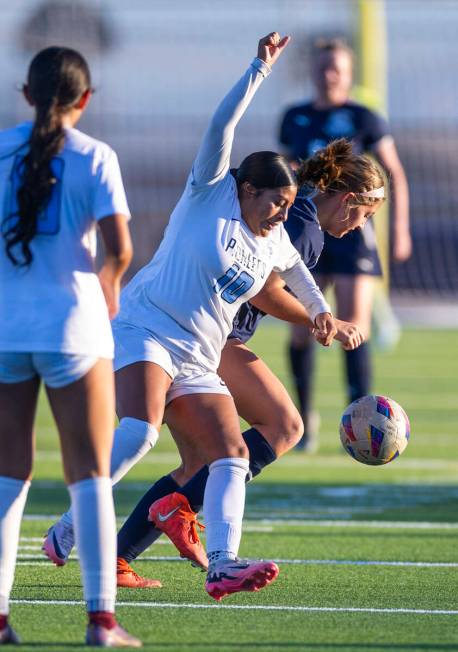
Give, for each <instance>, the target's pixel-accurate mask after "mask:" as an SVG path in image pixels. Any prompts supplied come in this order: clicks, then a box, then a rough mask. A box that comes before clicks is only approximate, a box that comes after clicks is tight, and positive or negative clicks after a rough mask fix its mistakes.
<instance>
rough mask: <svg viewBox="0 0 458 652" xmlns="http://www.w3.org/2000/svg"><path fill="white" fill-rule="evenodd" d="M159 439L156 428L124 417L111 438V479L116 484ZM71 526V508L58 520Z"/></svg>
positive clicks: (144, 422)
mask: <svg viewBox="0 0 458 652" xmlns="http://www.w3.org/2000/svg"><path fill="white" fill-rule="evenodd" d="M158 438H159V433H158V431H157V428H155V427H154V426H152V425H151V424H150V423H147V422H146V421H141V420H140V419H134V418H133V417H124V418H123V419H121V421H120V422H119V426H118V427H117V428H116V430H115V433H114V438H113V448H112V451H111V479H112V483H113V484H116V483H117V482H119V481H120V480H121V478H123V477H124V476H125V475H126V473H127V472H128V471H130V469H131V468H132V467H133V466H135V464H136V463H137V462H138V461H139V460H141V458H142V457H143V456H144V455H146V453H147V452H148V451H149V450H150V449H151V448H153V446H154V445H155V444H156V442H157V440H158ZM60 520H61V521H62V522H64V523H65V524H66V525H68V526H71V525H72V521H73V516H72V510H71V508H70V509H69V510H68V511H67V512H65V514H63V516H62V517H61V519H60Z"/></svg>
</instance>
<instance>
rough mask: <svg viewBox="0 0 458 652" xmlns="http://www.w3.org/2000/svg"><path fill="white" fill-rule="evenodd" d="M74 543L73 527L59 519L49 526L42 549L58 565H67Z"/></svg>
mask: <svg viewBox="0 0 458 652" xmlns="http://www.w3.org/2000/svg"><path fill="white" fill-rule="evenodd" d="M74 545H75V535H74V532H73V527H72V526H71V525H67V524H66V523H63V522H62V521H57V523H55V524H54V525H51V527H50V528H49V530H48V533H47V535H46V537H45V540H44V541H43V546H42V548H41V549H42V550H43V551H44V553H45V555H46V556H47V557H48V558H49V559H50V560H51V561H52V562H54V563H55V564H56V566H65V564H66V563H67V561H68V558H69V556H70V553H71V551H72V549H73V546H74Z"/></svg>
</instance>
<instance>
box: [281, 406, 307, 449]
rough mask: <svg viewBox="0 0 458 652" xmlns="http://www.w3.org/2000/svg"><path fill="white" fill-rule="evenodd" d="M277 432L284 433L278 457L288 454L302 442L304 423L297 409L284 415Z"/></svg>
mask: <svg viewBox="0 0 458 652" xmlns="http://www.w3.org/2000/svg"><path fill="white" fill-rule="evenodd" d="M277 432H280V433H282V436H281V445H280V446H278V448H279V451H278V452H277V451H276V452H277V455H282V454H284V453H286V452H287V451H289V450H290V449H291V448H293V447H294V446H296V444H297V443H298V442H299V441H300V440H301V437H302V435H303V434H304V422H303V421H302V418H301V415H300V414H299V412H298V411H297V410H296V408H294V409H290V410H288V411H286V412H285V413H284V414H283V415H282V419H281V423H280V424H279V427H278V430H277Z"/></svg>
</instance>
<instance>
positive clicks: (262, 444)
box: [179, 428, 277, 512]
mask: <svg viewBox="0 0 458 652" xmlns="http://www.w3.org/2000/svg"><path fill="white" fill-rule="evenodd" d="M243 439H244V440H245V443H246V445H247V448H248V450H249V452H250V476H248V477H247V481H248V480H251V478H254V477H256V476H257V475H259V473H261V471H262V469H263V468H264V467H265V466H267V465H268V464H272V462H274V461H275V460H276V459H277V456H276V454H275V451H274V450H273V448H272V446H271V445H270V444H269V442H268V441H267V439H265V437H264V436H263V435H262V434H261V433H260V432H259V431H258V430H256V428H250V429H249V430H246V431H245V432H244V433H243ZM207 478H208V466H204V467H202V468H201V469H200V471H198V472H197V473H196V474H195V475H194V476H193V477H192V478H191V479H190V480H188V482H187V483H186V484H185V485H184V486H183V487H181V489H179V492H180V494H183V495H184V496H186V498H187V499H188V500H189V504H190V505H191V507H192V509H193V510H194V511H195V512H198V511H199V510H200V509H201V508H202V505H203V502H204V493H205V485H206V484H207Z"/></svg>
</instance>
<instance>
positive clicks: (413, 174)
mask: <svg viewBox="0 0 458 652" xmlns="http://www.w3.org/2000/svg"><path fill="white" fill-rule="evenodd" d="M356 8H357V7H356V2H354V1H353V0H308V1H307V0H250V2H245V1H243V0H233V1H232V2H230V3H227V2H223V1H222V0H195V1H194V2H192V3H190V2H187V1H186V0H175V1H174V2H168V1H167V0H129V2H125V1H124V0H92V1H90V0H87V1H86V2H83V1H80V0H72V1H70V0H69V1H66V0H16V2H14V3H8V5H6V3H5V4H3V5H2V6H0V36H1V38H0V55H1V56H0V74H1V80H2V81H1V83H2V88H3V94H2V95H3V98H2V106H1V108H0V128H6V127H9V126H11V125H13V124H14V123H16V122H18V121H20V120H22V119H26V118H29V117H30V116H31V113H30V111H29V109H28V108H27V106H26V104H25V102H24V101H23V99H22V96H21V94H20V92H18V90H17V89H18V87H19V86H20V84H21V83H22V82H23V81H24V77H25V73H26V69H27V65H28V62H29V60H30V58H31V57H32V55H33V54H34V53H35V52H36V51H37V50H38V49H40V48H42V47H44V46H46V45H50V44H64V45H70V46H72V47H76V48H77V49H80V50H81V51H82V52H83V53H84V54H85V56H86V57H87V59H88V60H89V62H90V66H91V70H92V73H93V77H94V85H95V87H96V88H97V93H96V95H95V96H94V97H93V100H92V103H91V106H90V109H89V110H88V111H87V114H86V115H85V116H84V118H83V120H82V121H81V124H80V126H81V129H83V130H85V131H87V132H88V133H90V134H91V135H93V136H95V137H98V138H101V139H102V140H106V141H107V142H109V143H110V144H111V145H112V146H113V147H114V148H115V150H116V151H117V152H118V154H119V157H120V161H121V165H122V169H123V174H124V179H125V185H126V188H127V192H128V198H129V203H130V205H131V209H132V212H133V215H134V220H133V222H132V229H133V234H134V244H135V247H136V257H135V262H134V268H135V269H137V268H138V267H139V266H140V265H142V264H143V263H145V262H146V261H147V260H148V259H149V258H150V257H151V255H152V253H153V252H154V250H155V248H156V246H157V244H158V242H159V240H160V238H161V234H162V232H163V229H164V226H165V224H166V222H167V219H168V216H169V214H170V211H171V209H172V208H173V206H174V204H175V203H176V201H177V199H178V197H179V195H180V193H181V190H182V187H183V184H184V181H185V178H186V176H187V174H188V171H189V168H190V165H191V163H192V158H193V155H194V154H195V152H196V149H197V147H198V143H199V139H200V137H201V135H202V133H203V131H204V129H205V126H206V123H207V121H208V119H209V116H210V115H211V112H212V111H213V109H214V108H215V106H216V104H217V103H218V101H219V100H220V99H221V98H222V96H223V95H224V93H225V92H226V91H227V90H228V89H229V87H230V85H231V84H232V83H233V82H234V81H235V80H236V79H237V77H238V76H239V75H240V74H241V73H242V72H243V70H244V69H245V67H246V65H247V64H248V62H249V61H250V59H251V58H252V56H253V55H254V54H255V52H256V45H257V40H258V38H259V37H260V36H262V35H264V34H265V33H267V32H269V31H271V30H273V29H276V30H278V31H280V32H281V33H289V34H291V35H292V36H293V41H292V43H291V45H290V47H289V49H288V51H287V52H286V53H285V55H284V57H282V59H281V60H280V62H279V63H278V65H277V66H276V69H275V71H274V74H273V75H272V76H271V78H270V79H269V81H268V83H266V84H264V85H263V87H262V88H261V90H260V92H259V93H258V94H257V96H256V98H255V100H254V102H253V104H252V106H251V107H250V109H249V111H248V112H247V114H246V116H245V117H244V119H243V121H242V123H241V124H240V127H239V129H238V132H237V137H236V144H235V149H234V158H233V160H234V164H237V163H238V161H240V160H241V158H242V157H243V156H245V155H246V154H248V153H250V152H251V151H254V150H259V149H276V148H278V143H277V130H278V121H279V118H280V115H281V114H282V112H283V111H284V109H285V107H286V106H288V105H289V104H292V103H295V102H300V101H301V100H302V99H303V98H305V97H306V96H307V95H309V94H310V92H311V89H310V82H309V80H308V65H307V57H308V54H307V52H308V46H309V44H310V42H311V40H312V39H314V38H315V37H317V36H319V35H328V36H330V35H340V36H344V37H346V38H347V39H348V40H349V41H350V42H355V34H356V31H357V25H356V22H357V21H356ZM386 13H387V27H388V44H387V46H388V56H389V68H388V80H387V85H388V93H389V112H390V121H391V125H392V130H393V133H394V136H395V138H396V142H397V145H398V149H399V152H400V155H401V159H402V161H403V163H404V165H405V168H406V171H407V175H408V178H409V184H410V189H411V218H412V232H413V240H414V255H413V256H412V259H411V260H410V261H409V262H407V263H405V264H403V265H393V266H392V270H391V284H392V287H393V288H395V289H398V290H405V291H409V292H412V291H415V292H423V293H424V292H431V293H453V294H458V188H457V185H456V183H455V179H456V174H455V172H458V111H457V107H458V85H457V84H456V83H455V77H456V73H455V71H454V62H455V61H456V60H457V58H458V57H457V55H458V39H456V26H457V25H458V2H455V0H435V2H434V3H431V2H428V1H427V0H387V1H386ZM374 47H377V44H376V43H374Z"/></svg>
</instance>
